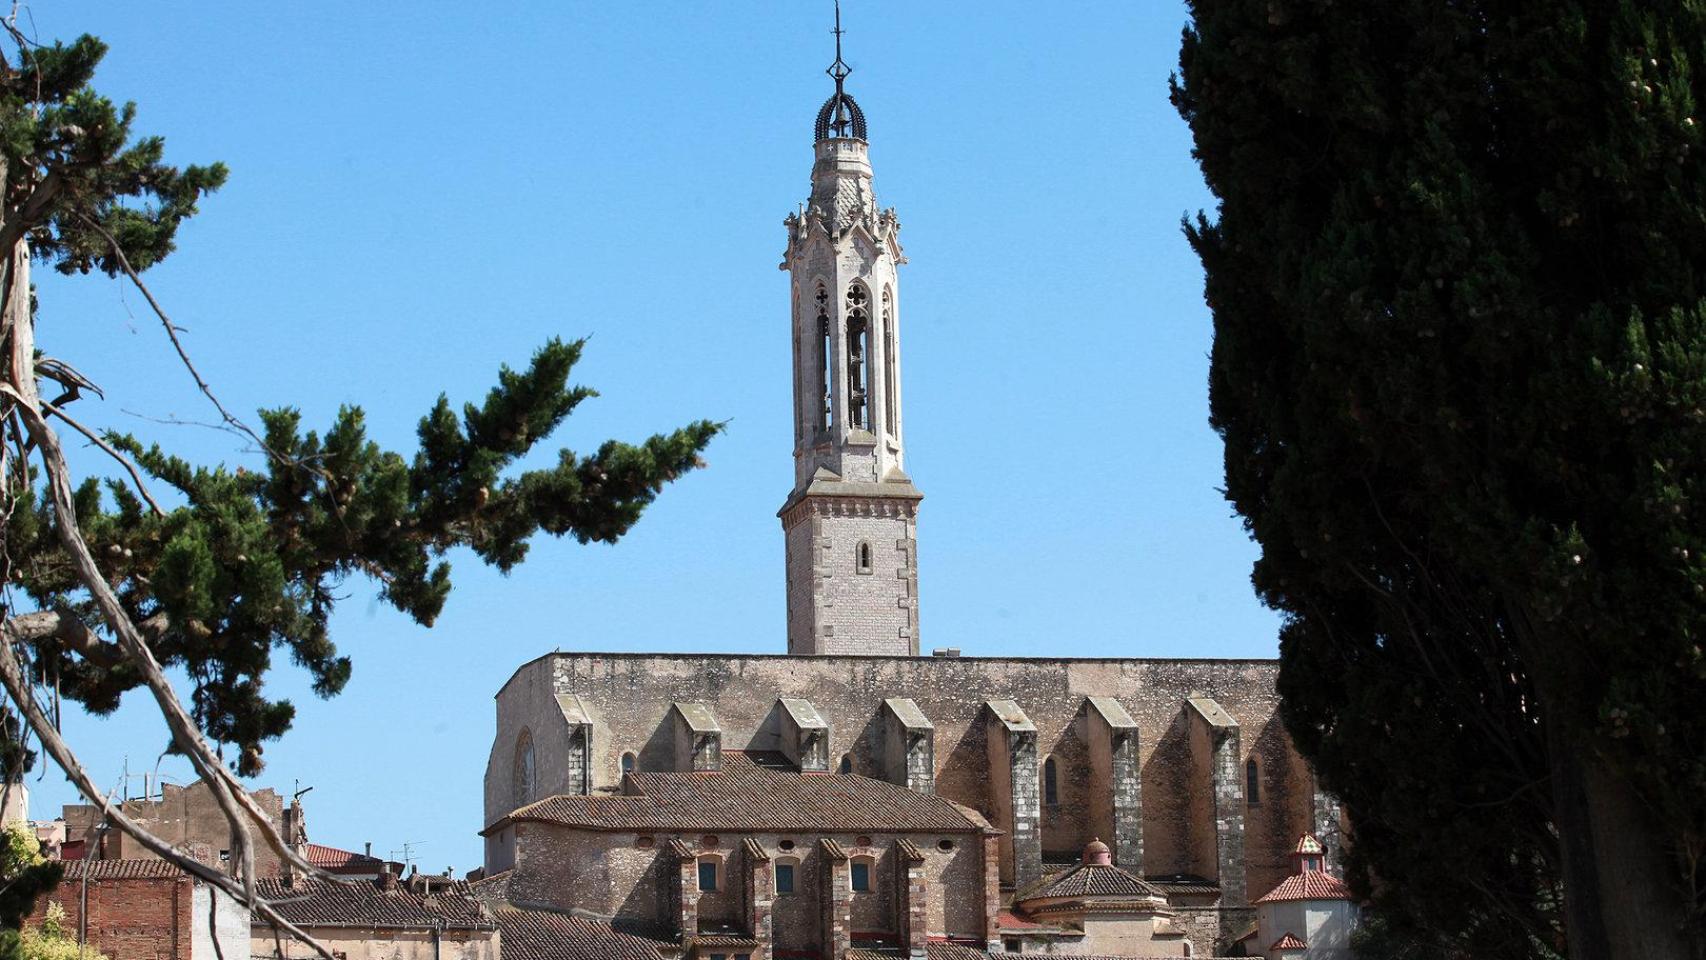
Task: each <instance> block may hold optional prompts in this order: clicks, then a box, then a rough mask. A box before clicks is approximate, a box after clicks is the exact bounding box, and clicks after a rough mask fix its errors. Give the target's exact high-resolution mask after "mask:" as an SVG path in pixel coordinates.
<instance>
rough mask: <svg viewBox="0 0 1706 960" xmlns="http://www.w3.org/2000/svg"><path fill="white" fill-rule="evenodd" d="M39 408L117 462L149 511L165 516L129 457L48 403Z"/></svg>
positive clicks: (43, 402) (44, 402)
mask: <svg viewBox="0 0 1706 960" xmlns="http://www.w3.org/2000/svg"><path fill="white" fill-rule="evenodd" d="M6 392H7V393H11V391H9V390H8V391H6ZM13 396H16V395H15V394H14V395H13ZM41 406H42V409H43V410H46V411H47V412H48V413H51V414H53V415H54V416H56V417H58V418H59V419H61V420H63V421H65V422H66V424H67V425H69V426H70V427H71V429H73V430H75V431H77V432H78V433H81V434H82V435H83V436H85V437H87V438H88V439H89V442H90V443H92V444H94V445H95V446H97V447H100V448H101V449H102V450H103V451H105V452H106V454H107V456H109V457H112V458H113V459H114V460H117V461H118V462H119V465H120V466H122V467H124V469H125V471H126V472H128V473H129V474H130V482H131V483H133V484H135V485H136V492H137V493H139V494H141V495H142V499H144V500H146V501H148V506H149V508H150V509H152V510H153V511H154V514H155V516H160V517H163V516H165V515H166V511H164V510H162V509H160V504H159V503H157V502H155V500H154V497H153V496H152V495H151V494H150V493H149V492H148V485H147V484H146V483H143V482H142V473H141V471H139V470H137V469H136V464H134V463H131V462H130V458H129V457H127V456H125V455H124V454H122V453H119V452H118V451H117V450H115V449H113V445H112V444H110V443H108V442H107V441H106V440H105V439H104V438H102V437H101V436H100V435H99V434H97V433H95V432H94V431H93V430H90V429H89V428H88V427H85V426H83V425H82V424H81V423H78V422H77V421H76V420H75V419H73V418H72V417H70V416H69V415H67V414H66V412H65V411H64V410H61V409H59V408H58V407H56V406H54V405H53V404H51V403H48V402H47V401H46V400H43V401H41Z"/></svg>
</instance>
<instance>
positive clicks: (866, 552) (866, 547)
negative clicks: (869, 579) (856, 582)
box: [853, 540, 871, 574]
mask: <svg viewBox="0 0 1706 960" xmlns="http://www.w3.org/2000/svg"><path fill="white" fill-rule="evenodd" d="M853 562H854V563H855V564H856V565H857V566H858V568H859V572H860V573H864V574H869V573H870V572H871V541H869V540H861V541H859V546H857V547H855V548H854V550H853Z"/></svg>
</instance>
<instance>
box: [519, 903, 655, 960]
mask: <svg viewBox="0 0 1706 960" xmlns="http://www.w3.org/2000/svg"><path fill="white" fill-rule="evenodd" d="M493 915H494V916H496V918H497V922H498V929H499V930H501V931H502V932H503V952H504V960H658V957H659V956H660V954H659V953H658V949H657V942H656V941H653V940H649V939H646V938H645V937H638V936H634V935H633V934H628V933H619V932H617V931H616V930H614V929H612V928H611V926H610V925H609V924H607V923H600V922H598V921H596V920H588V919H585V918H582V917H573V916H569V915H567V914H562V913H554V912H551V911H548V910H523V909H519V908H516V907H500V908H499V909H497V910H496V911H494V913H493Z"/></svg>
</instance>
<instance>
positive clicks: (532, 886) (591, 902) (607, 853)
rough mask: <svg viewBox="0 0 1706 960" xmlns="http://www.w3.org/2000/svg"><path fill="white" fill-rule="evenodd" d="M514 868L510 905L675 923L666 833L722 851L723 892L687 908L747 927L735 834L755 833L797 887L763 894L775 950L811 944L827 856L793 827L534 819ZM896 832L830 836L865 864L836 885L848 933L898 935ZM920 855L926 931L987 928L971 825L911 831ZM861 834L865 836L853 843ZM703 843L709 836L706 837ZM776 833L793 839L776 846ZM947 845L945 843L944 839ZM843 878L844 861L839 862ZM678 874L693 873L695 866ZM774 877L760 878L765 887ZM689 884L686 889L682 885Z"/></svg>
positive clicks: (965, 932) (701, 848)
mask: <svg viewBox="0 0 1706 960" xmlns="http://www.w3.org/2000/svg"><path fill="white" fill-rule="evenodd" d="M516 830H517V844H518V852H517V857H516V867H515V870H514V872H513V873H512V874H511V875H510V877H509V880H508V899H509V900H510V901H511V902H513V903H516V904H518V905H522V906H527V905H533V906H539V907H546V908H551V909H557V910H577V911H583V912H585V913H588V914H592V915H596V916H604V917H611V918H616V919H621V920H625V921H632V922H637V923H641V924H647V925H652V926H662V927H665V928H667V929H674V927H675V924H676V922H677V920H676V916H677V909H678V906H679V902H678V901H679V891H678V890H677V889H676V884H677V880H676V876H677V861H676V859H675V857H674V856H673V855H672V854H671V853H670V849H669V848H670V841H671V840H674V839H678V840H680V841H681V842H682V843H684V844H686V845H687V847H688V848H689V849H691V850H692V851H693V852H694V853H695V854H697V855H700V856H704V855H711V856H717V857H720V858H722V870H723V874H722V877H723V884H722V887H723V888H722V890H720V891H713V892H706V893H703V894H698V895H697V896H696V897H694V898H693V899H694V901H695V916H696V917H697V918H701V919H704V920H708V921H720V922H727V923H732V924H737V925H745V924H746V923H747V922H748V921H749V909H750V903H749V901H748V899H747V896H748V894H747V891H746V890H745V889H744V886H745V877H746V875H747V872H748V871H749V869H750V868H751V866H752V864H751V863H750V862H749V861H750V857H749V856H748V854H747V853H746V852H745V850H744V849H743V846H742V841H743V840H745V839H747V838H749V837H750V838H751V839H752V840H753V841H755V842H756V843H757V844H758V845H759V846H760V847H761V848H762V849H763V850H764V852H765V853H767V854H768V855H769V856H770V858H771V859H770V866H769V871H771V872H772V873H773V871H774V870H775V867H776V866H777V865H778V864H791V865H793V866H794V868H795V870H794V891H793V893H786V894H785V893H781V892H777V893H775V894H774V895H773V896H771V898H770V900H769V914H770V925H771V930H772V935H773V937H774V938H775V939H774V943H775V948H776V950H777V951H778V952H779V953H787V952H789V951H799V950H806V949H812V948H815V947H817V946H818V945H819V944H820V942H821V941H820V940H819V938H820V937H821V936H822V933H823V930H824V928H825V922H826V918H825V916H824V913H823V904H824V903H825V902H826V894H827V893H828V891H826V890H824V889H823V887H822V883H823V879H824V876H825V868H826V865H827V861H828V858H827V857H826V855H825V854H824V853H823V851H822V849H821V848H820V847H819V845H818V842H817V841H818V839H819V837H816V836H805V835H800V834H773V833H765V834H717V835H707V834H664V833H657V834H653V833H645V834H641V833H618V832H605V831H595V830H579V829H574V828H570V827H562V826H556V825H552V824H542V823H523V824H518V825H517V827H516ZM901 836H902V835H901V834H873V835H864V836H860V835H852V834H836V835H832V837H831V838H832V839H834V840H836V842H838V843H839V844H840V845H841V846H842V847H843V848H844V849H845V850H846V851H847V852H848V853H849V854H850V855H852V856H853V857H855V858H858V857H868V858H870V859H871V860H872V861H873V867H872V871H871V889H870V891H869V892H858V893H855V892H852V891H851V890H847V891H844V896H845V897H846V900H847V906H846V910H847V917H846V920H845V922H846V923H847V924H849V926H848V927H847V931H846V932H847V933H848V934H849V935H851V934H855V933H857V934H866V933H878V934H883V935H887V936H899V934H900V932H901V931H900V929H899V927H898V922H897V918H898V911H897V905H898V901H897V900H896V898H895V893H896V886H897V883H898V882H899V879H900V874H899V873H898V872H897V871H904V870H906V869H907V868H908V866H909V865H908V864H907V863H906V862H904V860H903V858H901V857H900V856H899V855H898V852H897V845H896V841H897V840H899V839H900V838H901ZM905 836H906V838H907V839H909V840H911V841H912V842H913V844H915V845H916V846H917V848H918V850H919V851H920V852H921V853H922V854H923V855H924V862H923V863H922V864H920V865H919V868H920V870H921V876H922V881H923V884H924V888H925V889H927V890H928V891H929V895H928V897H927V898H926V901H925V902H926V909H925V911H924V918H923V921H924V928H925V932H926V935H927V936H930V937H948V936H951V937H955V938H959V939H966V938H979V937H981V936H982V932H983V929H984V922H985V918H984V913H985V903H984V894H985V891H984V887H983V880H984V859H983V849H982V837H981V835H978V834H954V835H942V836H937V835H933V834H907V835H905ZM861 839H865V840H868V841H869V842H868V843H863V844H861V843H860V842H859V841H860V840H861ZM711 841H715V842H714V843H713V842H711ZM784 842H786V843H788V844H791V846H790V847H787V848H784V846H783V844H784ZM944 844H945V845H946V846H945V847H944ZM837 869H838V870H839V871H840V873H841V875H842V876H843V878H844V879H843V883H844V884H845V883H846V882H847V873H848V870H847V864H846V863H840V864H839V865H838V866H837ZM679 876H680V877H681V878H682V879H683V880H685V881H686V882H687V883H689V885H692V884H694V883H695V882H696V879H697V877H696V872H695V870H694V868H693V867H692V865H691V864H690V865H689V868H688V869H687V870H685V871H681V872H680V874H679ZM770 882H771V881H769V880H766V885H767V888H768V889H773V887H769V886H768V885H769V884H770ZM690 892H691V891H690Z"/></svg>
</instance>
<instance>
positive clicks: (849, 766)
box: [840, 753, 853, 774]
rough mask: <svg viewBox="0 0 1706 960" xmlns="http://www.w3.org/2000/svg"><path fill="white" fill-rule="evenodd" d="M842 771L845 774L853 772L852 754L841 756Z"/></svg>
mask: <svg viewBox="0 0 1706 960" xmlns="http://www.w3.org/2000/svg"><path fill="white" fill-rule="evenodd" d="M840 770H841V772H842V773H844V774H845V773H852V772H853V755H852V754H851V753H844V754H842V755H841V767H840Z"/></svg>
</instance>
